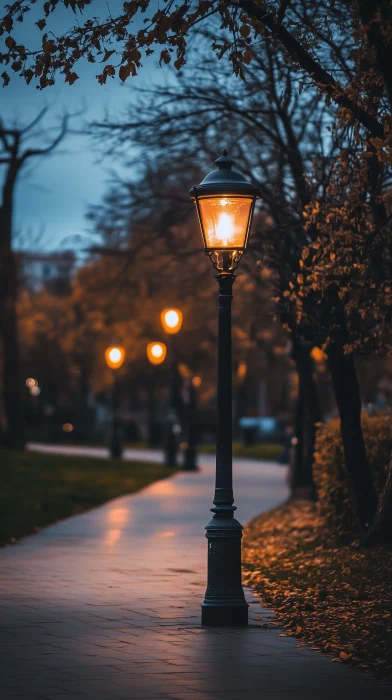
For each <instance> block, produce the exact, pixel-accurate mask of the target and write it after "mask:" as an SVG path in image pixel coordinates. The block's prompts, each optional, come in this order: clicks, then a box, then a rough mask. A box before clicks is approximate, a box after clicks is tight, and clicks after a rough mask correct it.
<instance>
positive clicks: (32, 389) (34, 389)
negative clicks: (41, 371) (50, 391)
mask: <svg viewBox="0 0 392 700" xmlns="http://www.w3.org/2000/svg"><path fill="white" fill-rule="evenodd" d="M40 393H41V389H40V387H39V386H38V384H35V385H34V386H31V387H30V394H31V396H39V395H40Z"/></svg>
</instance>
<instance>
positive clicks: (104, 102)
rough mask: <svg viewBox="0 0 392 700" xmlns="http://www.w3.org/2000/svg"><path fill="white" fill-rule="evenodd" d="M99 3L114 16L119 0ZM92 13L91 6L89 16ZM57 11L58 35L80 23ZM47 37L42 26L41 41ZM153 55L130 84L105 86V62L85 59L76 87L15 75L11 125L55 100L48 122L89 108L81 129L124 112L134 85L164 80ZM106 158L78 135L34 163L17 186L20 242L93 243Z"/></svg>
mask: <svg viewBox="0 0 392 700" xmlns="http://www.w3.org/2000/svg"><path fill="white" fill-rule="evenodd" d="M1 5H4V3H1ZM93 5H94V12H93V14H97V13H98V12H99V10H100V8H101V12H102V13H103V14H104V15H106V14H107V9H106V8H107V6H108V5H109V6H111V7H112V9H114V8H115V5H116V3H114V2H113V1H112V2H109V3H107V2H106V0H95V2H94V3H93ZM102 8H104V9H103V10H102ZM88 14H89V13H88V12H86V13H84V15H83V16H88ZM90 14H91V11H90ZM34 15H37V18H38V17H40V16H41V15H42V12H41V13H37V12H36V10H34ZM55 16H56V18H57V19H56V22H55V23H52V27H53V30H54V32H55V33H59V32H60V31H61V30H64V29H66V28H68V27H69V26H70V23H71V22H74V21H75V16H74V15H73V13H72V12H70V11H68V12H67V11H66V10H65V9H63V8H59V9H58V11H56V13H55ZM52 22H53V21H52ZM29 25H30V26H31V17H29ZM25 31H26V30H25V28H24V26H23V25H21V26H20V29H19V30H18V33H17V34H16V33H14V34H15V36H17V37H18V38H20V39H21V40H23V38H25V36H26V35H25ZM39 35H40V32H39V30H38V29H37V41H39ZM31 43H32V42H31V37H30V40H29V44H31ZM151 59H152V60H151ZM151 59H150V60H149V61H148V65H146V61H144V64H145V65H144V66H143V68H142V69H141V71H140V74H139V76H137V77H136V78H131V79H129V80H128V81H127V82H126V83H125V84H124V85H123V84H122V83H121V81H120V80H119V79H118V78H115V79H114V80H113V79H111V78H109V79H108V81H107V84H106V85H104V86H101V85H99V84H98V82H97V80H96V78H95V75H96V74H97V73H99V72H100V70H101V66H100V64H95V65H94V64H89V63H87V62H83V63H82V62H80V63H79V64H78V66H77V68H76V70H77V72H78V74H79V76H80V79H79V80H77V81H76V83H74V84H73V85H72V86H69V85H68V84H66V83H64V82H63V78H62V76H58V78H57V82H56V85H55V86H54V87H52V88H46V89H45V90H43V91H41V90H37V89H36V87H35V85H34V84H33V83H31V84H30V85H29V86H27V85H26V84H25V83H24V81H23V80H22V79H21V78H19V77H18V76H17V75H13V76H12V80H11V83H10V84H9V85H8V87H6V88H3V89H2V92H1V107H0V115H1V117H2V119H3V120H4V122H5V123H6V124H10V123H14V122H16V123H17V124H18V125H23V124H26V123H28V122H29V121H31V120H32V119H33V118H34V116H36V114H37V113H38V112H39V111H40V110H41V109H42V107H43V106H45V105H48V106H49V108H50V109H49V112H48V114H47V115H46V117H45V120H44V121H43V122H42V123H43V124H45V126H47V125H49V124H52V125H55V124H59V123H60V120H61V116H62V115H63V114H64V113H65V112H70V113H72V112H78V111H80V110H83V114H82V115H81V116H79V117H78V119H77V120H74V121H73V122H72V125H71V128H74V129H76V128H81V127H83V126H84V125H85V124H87V122H88V121H92V120H95V119H100V118H102V117H103V116H104V115H105V113H106V112H109V114H111V115H112V116H113V117H118V115H119V113H121V112H123V111H124V109H125V106H126V105H127V104H128V103H129V102H130V101H131V99H132V90H133V87H134V86H136V85H138V86H141V85H143V86H147V85H148V84H151V83H152V81H153V80H154V81H157V80H160V79H161V78H163V70H164V69H160V68H159V67H158V64H157V60H156V59H155V57H151ZM54 134H55V129H53V132H50V135H51V136H53V135H54ZM102 156H104V154H103V153H102V152H99V151H98V149H97V146H96V144H94V143H93V142H92V140H91V138H89V137H88V136H84V135H76V134H71V135H69V136H68V137H67V138H66V139H65V140H64V142H63V144H62V145H61V146H59V147H58V149H57V150H56V152H54V153H53V154H52V155H51V156H50V157H49V158H45V159H41V160H36V161H35V162H34V164H32V163H30V165H29V166H27V167H26V170H25V171H24V172H23V174H22V177H21V178H20V182H19V184H18V186H17V191H16V207H15V211H16V219H15V224H16V247H23V248H28V247H29V245H30V244H29V241H31V239H32V238H34V239H36V238H37V236H38V237H39V239H40V247H41V248H45V249H46V250H48V249H56V248H58V247H59V246H60V247H61V248H63V249H64V248H75V247H78V248H83V247H85V246H86V245H87V246H88V245H89V244H90V243H91V239H90V238H85V236H86V234H87V232H88V228H89V224H88V222H87V221H86V219H85V215H86V211H87V208H88V206H89V205H93V204H96V203H99V202H100V200H101V198H102V196H103V194H104V192H105V187H106V185H105V183H106V182H107V181H108V179H109V177H110V171H112V170H113V168H115V167H116V166H117V164H116V163H114V162H113V159H112V158H110V159H107V158H105V157H103V158H102ZM76 237H77V238H76ZM83 237H84V238H83ZM34 247H36V246H35V244H34Z"/></svg>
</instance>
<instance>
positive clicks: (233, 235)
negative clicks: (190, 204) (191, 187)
mask: <svg viewBox="0 0 392 700" xmlns="http://www.w3.org/2000/svg"><path fill="white" fill-rule="evenodd" d="M252 203H253V198H252V197H238V196H233V195H219V196H218V197H216V196H215V197H200V199H199V208H200V217H201V220H202V225H203V230H204V235H205V241H206V247H207V248H208V249H211V250H222V249H223V250H225V249H228V250H230V249H233V248H240V249H244V247H245V241H246V233H247V230H248V222H249V214H250V211H251V207H252Z"/></svg>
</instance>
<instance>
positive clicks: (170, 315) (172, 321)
mask: <svg viewBox="0 0 392 700" xmlns="http://www.w3.org/2000/svg"><path fill="white" fill-rule="evenodd" d="M179 320H180V317H179V315H178V313H177V311H175V310H174V309H171V311H166V313H165V321H166V324H167V325H168V326H169V328H175V327H176V326H177V324H178V322H179Z"/></svg>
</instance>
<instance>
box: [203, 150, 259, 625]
mask: <svg viewBox="0 0 392 700" xmlns="http://www.w3.org/2000/svg"><path fill="white" fill-rule="evenodd" d="M215 163H216V165H217V166H218V167H217V169H216V170H214V171H213V172H211V173H210V174H209V175H207V177H206V178H205V179H204V180H203V182H201V183H200V185H197V186H196V187H192V189H191V190H190V195H191V197H192V199H193V200H194V202H195V205H196V209H197V213H198V217H199V223H200V228H201V232H202V236H203V241H204V248H205V253H206V255H209V256H210V258H211V261H212V263H213V265H214V267H215V269H216V270H217V273H218V274H217V276H216V279H217V281H218V285H219V294H218V314H219V316H218V387H217V422H216V445H217V448H216V482H215V497H214V506H213V508H212V509H211V510H212V512H213V513H214V516H213V518H212V520H211V521H210V522H209V523H208V525H207V527H206V530H207V534H206V536H207V539H208V586H207V591H206V595H205V598H204V603H203V605H202V618H201V619H202V624H203V625H211V626H217V625H230V626H234V625H235V626H237V625H247V624H248V606H247V603H246V601H245V596H244V592H243V589H242V584H241V537H242V526H241V525H240V523H239V522H238V521H237V520H236V519H235V518H234V511H235V506H234V498H233V469H232V367H231V300H232V291H233V283H234V280H235V274H234V271H235V269H236V268H237V266H238V263H239V261H240V259H241V257H242V255H244V254H246V250H247V245H248V239H249V231H250V227H251V224H252V217H253V211H254V205H255V201H256V199H257V197H259V196H260V188H259V187H257V186H255V185H252V184H251V183H250V182H248V181H247V180H246V179H245V177H244V176H243V175H241V174H240V173H239V172H237V171H236V170H232V166H233V165H234V160H233V159H232V158H229V156H228V155H227V151H224V152H223V156H221V157H220V158H218V159H217V160H216V161H215Z"/></svg>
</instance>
